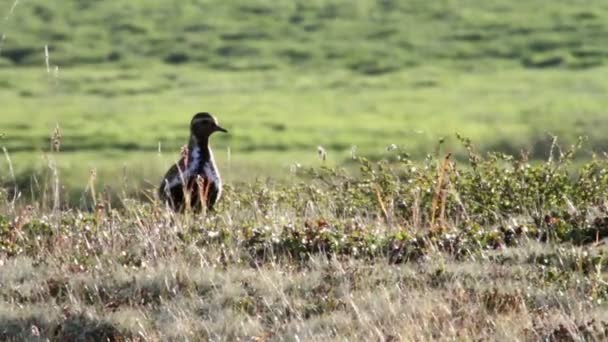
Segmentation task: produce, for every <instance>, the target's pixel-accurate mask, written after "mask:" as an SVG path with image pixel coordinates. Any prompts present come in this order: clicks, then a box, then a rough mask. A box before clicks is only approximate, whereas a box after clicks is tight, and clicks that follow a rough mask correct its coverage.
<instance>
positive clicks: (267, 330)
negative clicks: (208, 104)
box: [0, 138, 608, 340]
mask: <svg viewBox="0 0 608 342" xmlns="http://www.w3.org/2000/svg"><path fill="white" fill-rule="evenodd" d="M460 139H461V141H462V142H463V144H464V146H465V149H466V150H467V151H468V155H469V158H468V160H469V161H468V163H466V164H463V163H458V162H455V161H453V160H452V159H451V156H450V155H449V154H448V155H446V156H444V157H442V158H437V157H432V156H429V157H428V158H427V159H426V160H425V161H424V162H422V163H415V162H413V161H412V160H410V159H409V158H408V156H407V155H406V154H405V153H404V152H403V151H401V150H400V149H399V148H393V149H392V151H391V155H390V157H389V158H387V160H384V161H379V162H371V161H368V160H366V159H364V158H359V157H357V158H356V159H357V163H358V165H359V168H360V170H359V172H357V173H355V174H352V173H348V172H346V171H344V170H340V169H335V168H330V167H322V168H315V169H310V170H301V169H299V171H298V173H299V179H300V180H299V181H297V182H295V183H287V184H285V183H276V184H273V183H269V182H257V183H253V184H240V185H239V186H236V185H233V186H229V187H228V189H227V190H226V194H225V196H224V198H223V199H222V201H221V205H220V207H219V208H218V210H217V211H216V212H207V213H201V214H198V215H194V214H186V215H181V214H173V213H171V212H168V211H167V210H166V209H165V208H163V207H162V206H159V205H158V204H157V203H155V202H154V201H143V202H142V201H140V200H135V199H129V198H123V199H122V207H120V208H116V207H112V202H111V201H108V200H107V197H104V195H102V194H94V193H92V196H94V197H96V198H95V200H94V201H91V203H94V204H95V205H94V206H90V207H89V209H88V210H84V211H83V210H76V209H69V208H65V209H63V210H61V211H57V210H51V208H52V207H51V206H46V207H48V208H49V209H44V208H46V207H45V206H44V205H43V203H40V202H32V203H29V204H28V203H20V202H19V201H17V202H11V199H12V198H14V197H11V196H7V195H8V192H7V191H5V192H3V194H4V195H3V196H4V197H3V203H4V205H3V206H2V212H1V213H2V214H1V215H0V262H1V264H2V267H0V277H1V278H2V279H3V282H2V286H0V300H2V301H3V302H4V304H3V305H2V307H3V309H2V310H1V311H0V316H2V322H3V323H1V324H2V326H1V327H0V334H1V335H0V336H2V338H4V339H20V338H25V337H30V338H31V337H47V338H54V339H66V338H67V339H71V338H79V337H84V338H91V339H110V340H120V339H138V340H155V339H171V338H184V337H187V338H201V336H202V338H209V339H216V338H219V337H225V338H253V339H256V338H257V339H270V338H286V337H295V336H297V337H298V338H304V339H323V338H327V337H340V338H342V337H345V338H353V339H369V338H380V339H385V340H386V339H390V340H400V339H406V340H407V339H430V338H437V337H439V336H442V337H449V336H451V337H453V338H479V337H484V336H485V337H488V338H489V337H492V338H501V337H505V338H519V339H535V338H542V339H554V338H572V339H577V338H582V339H588V338H595V339H602V338H605V337H606V335H607V334H608V329H607V326H608V321H606V320H605V318H604V317H603V316H602V315H601V314H600V312H601V310H602V307H603V305H604V304H603V303H604V302H605V301H606V300H607V299H608V284H607V283H606V282H605V280H604V279H605V275H606V271H607V270H608V262H607V261H606V259H605V258H604V249H605V247H603V239H604V238H605V237H606V236H608V215H607V214H606V210H607V208H606V203H607V202H606V201H607V199H608V175H607V174H606V170H607V169H608V168H607V167H608V163H607V162H606V161H605V160H603V159H600V158H594V159H592V160H591V161H590V162H588V163H587V164H585V165H582V166H576V167H574V166H572V164H571V162H572V160H573V156H574V154H575V152H576V150H577V149H578V147H579V146H578V145H575V146H572V147H571V148H570V149H568V150H565V151H561V150H560V149H559V147H558V146H556V145H555V146H554V147H553V149H552V155H553V154H554V157H552V158H551V159H550V160H549V161H547V162H542V163H530V162H529V161H528V160H527V159H526V156H525V154H524V155H522V156H520V157H513V156H508V155H503V154H497V153H490V154H488V155H480V154H478V153H477V152H476V151H475V150H474V147H473V146H472V144H471V142H470V141H469V140H468V139H464V138H460ZM439 155H441V154H439V153H438V154H437V156H439ZM404 322H405V323H404Z"/></svg>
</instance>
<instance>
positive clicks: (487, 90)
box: [0, 0, 608, 190]
mask: <svg viewBox="0 0 608 342" xmlns="http://www.w3.org/2000/svg"><path fill="white" fill-rule="evenodd" d="M585 4H588V6H582V5H580V4H577V3H572V2H568V1H556V2H553V3H552V4H551V6H547V5H546V2H544V1H528V2H525V3H523V2H522V3H513V2H511V1H489V2H478V1H463V2H454V1H433V2H427V1H408V2H398V1H388V0H387V1H369V0H359V1H339V0H333V1H293V2H282V3H280V4H275V3H274V2H271V1H261V0H259V1H235V2H231V3H229V4H228V3H223V2H216V1H182V2H180V3H179V4H169V3H166V2H164V1H131V2H120V3H103V2H88V1H64V2H60V3H59V2H55V3H53V2H48V1H37V0H31V1H18V2H12V1H5V2H4V3H3V4H2V7H1V8H0V10H1V11H2V12H1V13H3V14H4V18H5V19H4V21H3V22H1V23H0V24H1V26H0V28H1V30H2V31H3V32H4V39H3V40H2V43H1V48H0V65H1V67H0V73H1V76H2V77H0V103H1V104H2V114H1V115H0V131H1V133H2V134H3V136H2V138H1V140H0V143H1V144H2V146H4V147H6V149H7V152H8V155H9V156H10V159H11V162H12V167H13V169H14V172H15V179H16V180H17V183H18V184H20V185H22V186H23V187H26V188H27V187H30V186H31V183H32V174H39V175H42V174H44V172H45V169H48V163H49V158H50V159H52V161H53V163H55V164H56V165H57V166H58V167H59V170H60V171H61V172H60V177H61V178H62V182H63V184H65V186H67V187H68V188H70V189H78V190H81V189H82V188H83V187H85V186H86V184H87V183H88V180H89V178H90V173H91V170H95V172H96V173H97V180H98V181H99V182H100V183H101V184H111V185H113V186H117V185H118V180H119V179H125V178H126V177H128V178H129V179H130V181H129V183H131V184H133V182H136V183H137V184H138V186H139V185H141V184H144V183H145V182H149V183H154V184H155V183H157V182H158V179H159V177H160V175H161V174H162V172H163V171H164V169H165V168H166V167H167V166H168V164H170V163H172V162H173V161H174V160H175V159H176V158H177V157H178V154H179V149H180V146H182V145H183V144H184V143H185V142H186V140H187V134H188V131H187V129H188V128H187V125H188V121H189V119H190V118H191V116H192V115H193V114H194V113H196V112H198V111H210V112H213V113H215V114H216V115H217V116H218V117H219V119H220V121H221V123H222V124H223V125H225V126H226V127H228V128H229V129H230V131H231V133H230V134H229V135H217V136H215V137H214V139H213V145H214V147H215V151H216V155H217V159H218V161H219V162H220V165H221V168H222V170H224V174H225V176H226V177H227V179H228V180H235V181H236V180H245V181H249V180H252V179H256V178H266V177H279V178H286V177H290V169H291V170H292V169H293V167H294V165H303V166H309V165H312V166H314V165H318V164H319V159H318V158H317V147H318V146H322V147H323V148H324V149H325V150H326V151H327V152H328V161H327V163H331V165H347V164H348V163H349V161H350V160H351V157H352V155H353V154H356V155H360V156H366V157H369V158H372V159H382V158H383V157H385V156H386V148H387V146H390V145H393V144H394V145H396V146H399V147H400V148H402V149H404V150H406V151H407V152H408V153H409V154H410V155H411V156H414V157H416V158H423V157H424V156H425V155H427V154H430V153H434V152H435V150H436V146H437V143H438V141H439V140H443V141H445V143H444V146H443V149H444V150H445V151H446V152H453V153H456V154H457V156H462V151H463V150H462V148H461V147H460V145H459V144H458V143H457V142H456V139H455V134H456V133H459V134H461V135H463V136H465V137H469V138H471V139H473V141H474V142H475V143H476V145H478V146H479V148H480V149H481V150H487V151H501V152H507V153H511V154H516V155H518V154H520V153H521V152H522V150H524V151H527V152H526V153H529V154H530V155H531V157H532V158H541V159H545V158H547V156H548V150H549V146H550V144H551V141H552V136H557V137H558V138H559V139H558V142H559V143H560V144H563V145H564V146H565V145H568V144H570V143H572V142H573V141H574V140H575V139H576V137H578V136H586V137H588V142H587V145H586V147H585V148H586V149H585V153H583V156H589V155H590V153H593V152H596V153H597V152H601V151H603V150H604V149H605V147H606V144H607V141H608V140H607V139H606V138H605V134H604V132H605V131H606V129H607V128H608V119H606V115H605V114H604V108H606V104H607V102H608V100H606V97H605V96H604V94H605V93H606V91H605V90H606V87H607V85H608V82H607V81H606V77H605V74H606V68H605V67H604V66H603V65H604V62H605V60H606V56H607V55H608V48H606V44H604V39H603V37H605V34H606V33H607V31H608V26H607V24H606V23H605V22H606V21H605V20H604V19H605V18H607V17H608V6H607V5H605V4H603V3H602V2H600V1H596V2H592V3H587V2H585ZM591 4H593V6H591ZM45 46H48V55H47V57H48V58H45V52H44V51H45ZM56 127H59V130H60V137H61V143H60V148H59V152H58V153H53V154H49V152H50V145H51V144H50V137H51V135H52V134H53V132H54V131H55V129H56ZM159 152H160V153H159ZM8 164H9V163H8V161H7V159H6V158H3V160H2V164H0V167H1V168H2V170H3V172H2V174H0V175H1V176H2V180H3V182H4V183H11V182H13V181H14V180H13V178H12V177H9V175H8V174H9V172H7V171H8V168H9V165H8Z"/></svg>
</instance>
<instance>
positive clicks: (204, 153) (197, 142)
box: [188, 135, 212, 160]
mask: <svg viewBox="0 0 608 342" xmlns="http://www.w3.org/2000/svg"><path fill="white" fill-rule="evenodd" d="M188 151H189V152H188V153H189V154H191V155H192V154H193V153H195V151H196V153H198V154H200V156H201V157H202V159H203V160H206V159H210V158H212V155H211V148H209V137H197V136H194V135H192V136H190V141H189V142H188Z"/></svg>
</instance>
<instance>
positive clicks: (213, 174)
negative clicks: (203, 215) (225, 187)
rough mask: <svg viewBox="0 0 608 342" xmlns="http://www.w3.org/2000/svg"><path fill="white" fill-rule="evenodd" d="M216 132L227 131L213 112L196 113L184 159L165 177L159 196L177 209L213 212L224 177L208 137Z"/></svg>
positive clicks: (180, 210)
mask: <svg viewBox="0 0 608 342" xmlns="http://www.w3.org/2000/svg"><path fill="white" fill-rule="evenodd" d="M215 132H223V133H228V130H226V129H225V128H223V127H221V126H220V125H219V123H218V121H217V119H216V118H215V117H214V116H213V115H212V114H210V113H207V112H201V113H196V114H195V115H194V116H193V117H192V120H191V121H190V140H189V141H188V145H187V147H185V148H184V149H183V150H182V158H181V159H180V160H179V161H178V162H177V163H175V164H173V166H171V167H170V168H169V170H168V171H167V173H166V174H165V176H164V177H163V179H162V181H161V184H160V187H159V189H158V195H159V198H160V200H161V201H162V202H163V203H164V204H165V205H166V206H168V207H169V208H171V209H172V210H174V211H176V212H183V211H184V210H186V209H192V210H194V211H199V210H201V209H203V208H206V209H207V210H209V211H213V208H214V205H215V203H216V202H217V200H218V199H219V198H220V195H221V193H222V180H221V178H220V173H219V171H218V169H217V166H216V165H215V160H214V158H213V151H211V147H210V146H209V137H210V136H211V135H212V134H213V133H215Z"/></svg>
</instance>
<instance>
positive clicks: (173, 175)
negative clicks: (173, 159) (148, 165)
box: [158, 157, 188, 196]
mask: <svg viewBox="0 0 608 342" xmlns="http://www.w3.org/2000/svg"><path fill="white" fill-rule="evenodd" d="M185 164H186V162H185V160H184V158H183V157H182V158H181V159H180V160H179V161H178V162H177V163H175V164H173V165H171V167H170V168H169V170H167V173H166V174H165V176H164V177H163V180H162V182H161V184H160V188H159V189H158V191H159V194H161V196H162V195H164V194H165V193H166V192H167V191H169V190H170V189H171V188H173V187H175V186H178V185H179V186H182V180H186V179H187V178H188V175H187V168H186V165H185ZM178 166H179V168H178Z"/></svg>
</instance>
